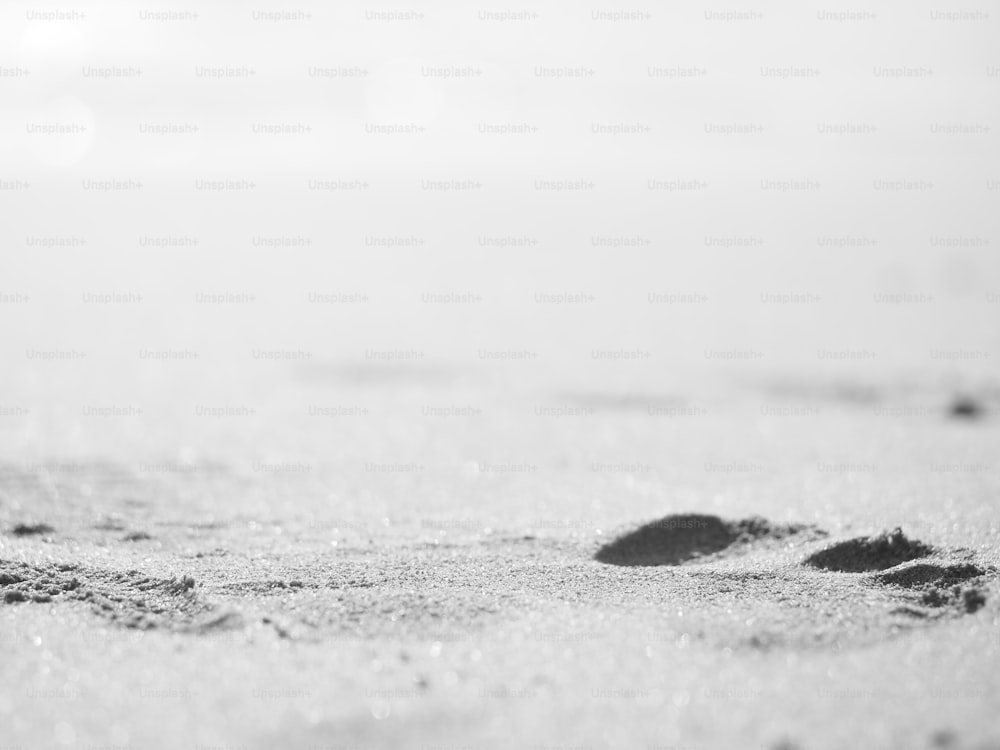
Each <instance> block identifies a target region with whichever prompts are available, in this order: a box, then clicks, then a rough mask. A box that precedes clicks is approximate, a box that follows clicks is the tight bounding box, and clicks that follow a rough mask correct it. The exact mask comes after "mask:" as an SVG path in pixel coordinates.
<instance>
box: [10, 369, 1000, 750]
mask: <svg viewBox="0 0 1000 750" xmlns="http://www.w3.org/2000/svg"><path fill="white" fill-rule="evenodd" d="M425 374H427V375H428V377H426V378H422V377H420V375H421V370H420V369H419V368H417V367H414V368H413V369H410V370H408V371H406V373H405V376H400V375H399V371H398V370H397V369H394V368H391V367H385V368H375V369H374V370H372V371H371V372H365V373H362V375H363V377H358V372H357V371H355V370H353V369H351V368H342V367H340V368H337V367H334V368H328V369H326V370H323V371H322V372H320V373H317V372H314V371H311V370H302V369H301V368H300V369H297V370H294V375H293V376H291V377H289V378H288V379H287V380H284V381H282V382H283V387H282V388H281V389H280V390H275V391H273V393H272V395H271V397H270V399H271V400H270V401H268V400H267V399H265V398H263V397H260V394H258V396H259V398H258V399H257V400H256V401H255V402H253V403H256V404H258V408H259V409H260V410H261V414H263V415H268V416H269V418H268V419H266V420H264V419H262V418H261V414H258V415H256V416H247V415H244V416H240V415H232V414H230V415H228V416H227V417H225V418H222V417H220V418H218V419H204V418H201V419H198V421H195V420H196V419H197V418H196V417H194V416H191V417H181V416H179V417H177V419H176V420H175V422H174V423H173V424H172V425H171V427H170V429H169V430H166V429H165V430H164V435H165V436H169V435H173V436H177V435H181V436H185V437H187V436H196V439H197V440H199V441H201V442H200V444H199V445H197V446H191V447H189V448H187V449H184V450H181V451H180V452H177V451H174V452H168V451H166V450H165V448H164V445H166V444H168V443H169V441H168V440H167V439H166V438H164V440H163V441H162V442H160V443H158V442H157V440H156V439H154V438H152V437H151V438H150V439H149V440H146V441H141V442H133V443H132V444H131V445H130V444H129V442H130V441H129V436H128V431H127V430H123V431H120V432H114V431H106V432H105V439H104V440H96V439H95V440H94V441H93V443H92V444H90V445H89V446H87V447H86V448H85V449H80V448H79V447H76V448H75V449H74V450H72V451H70V450H69V448H68V447H67V448H66V449H65V450H63V451H62V453H60V447H59V446H56V447H55V448H54V449H53V450H52V452H50V453H49V454H48V455H45V456H42V455H40V454H37V453H32V452H31V451H29V447H30V446H31V445H32V441H29V440H25V441H21V443H20V444H19V448H18V449H15V450H14V451H13V452H12V454H11V455H10V456H9V457H8V460H7V463H5V465H4V466H3V469H2V478H0V528H2V530H3V533H2V535H0V584H2V586H0V588H3V594H2V598H0V649H2V653H3V658H2V668H0V670H2V675H3V680H2V686H0V723H2V725H3V727H4V731H3V740H2V742H0V746H2V747H3V748H5V749H9V748H36V747H78V748H87V747H89V748H97V747H114V748H128V747H136V748H139V747H142V748H157V747H164V748H166V747H171V748H178V747H188V748H205V749H207V748H230V749H232V748H270V747H289V748H316V749H317V750H318V749H319V748H349V747H415V748H428V749H429V748H452V749H457V748H466V747H468V748H493V747H534V748H563V749H566V750H568V749H569V748H581V749H582V748H635V747H648V748H736V747H739V748H757V747H759V748H768V749H769V750H779V749H785V750H788V749H791V748H797V749H803V750H804V749H806V748H810V749H811V748H844V747H855V748H909V749H912V748H996V747H1000V730H998V728H997V722H996V715H995V714H996V705H997V701H998V699H1000V676H998V674H1000V670H998V669H997V667H998V664H1000V660H998V655H1000V636H998V633H1000V630H998V619H1000V597H998V594H1000V586H998V584H997V576H998V573H997V570H996V567H995V566H997V565H998V564H1000V533H998V526H997V521H996V513H995V502H996V497H997V490H998V480H997V472H996V466H995V461H996V456H997V455H998V452H997V448H998V445H1000V439H998V438H1000V429H998V423H997V421H996V420H995V418H993V417H991V416H990V413H989V410H990V409H994V408H995V400H996V396H995V393H991V392H989V391H983V392H981V393H980V394H979V397H980V401H981V403H982V404H983V405H984V406H986V407H987V413H986V414H985V415H984V416H982V417H980V418H968V417H960V416H959V417H956V416H953V415H950V414H949V409H948V407H949V404H950V403H951V398H952V396H953V393H952V392H951V391H948V390H946V389H939V388H935V387H926V388H914V387H903V386H900V385H898V384H896V385H894V386H888V385H886V384H884V383H883V384H878V385H872V384H870V383H869V384H864V387H862V386H861V385H859V384H858V383H854V384H853V385H851V386H850V387H845V386H844V385H843V384H842V383H840V384H838V383H832V382H828V381H812V382H806V383H805V384H800V385H799V386H797V387H790V386H789V385H788V384H787V383H778V384H775V383H770V384H767V385H766V386H762V385H760V384H756V385H753V386H748V385H744V386H742V387H732V388H729V389H728V390H725V391H722V390H718V389H716V390H713V389H711V388H707V387H706V388H702V389H701V390H700V391H699V390H698V389H693V390H692V389H687V390H685V391H684V393H685V395H684V397H679V396H678V394H677V393H675V392H673V391H670V390H665V389H663V390H660V391H657V390H650V391H648V392H640V393H635V392H633V393H631V394H630V395H628V397H623V396H622V395H621V393H620V392H617V391H606V392H601V391H587V390H577V391H565V390H553V389H543V388H536V389H531V388H523V387H522V388H515V387H510V386H507V385H504V382H503V381H502V380H497V381H491V380H489V379H482V378H479V379H477V378H466V377H464V376H461V375H459V376H456V378H455V379H453V380H450V381H448V380H447V379H446V378H442V376H441V373H429V374H428V373H425ZM376 375H377V376H378V377H376ZM443 380H444V381H447V382H444V384H442V381H443ZM435 383H437V384H435ZM692 394H694V395H692ZM723 394H724V395H723ZM234 403H235V402H234ZM275 404H280V405H281V407H282V411H281V415H280V416H276V412H275V411H274V410H273V409H272V408H271V407H273V406H274V405H275ZM322 404H325V405H327V406H328V407H330V408H337V409H340V410H341V411H338V412H336V415H335V416H331V414H332V413H327V415H326V417H325V418H324V417H321V416H318V415H317V414H316V413H315V411H314V413H313V414H312V415H311V416H310V412H309V410H310V408H313V409H314V410H315V409H316V408H318V405H322ZM348 408H353V409H357V411H354V412H348V411H344V410H345V409H348ZM362 410H363V411H362ZM435 410H437V411H435ZM192 439H195V438H192ZM35 442H36V443H37V441H35ZM174 444H175V445H176V442H175V443H174ZM278 445H281V446H284V449H283V450H282V451H272V450H271V449H270V447H271V446H278ZM18 450H19V451H20V453H19V452H18ZM123 455H129V456H132V457H133V460H130V461H128V462H124V461H122V460H121V456H123ZM897 527H899V528H901V530H902V531H901V532H899V533H895V534H893V530H894V529H896V528H897ZM877 534H884V535H883V536H881V537H873V536H872V535H877ZM852 540H853V541H852Z"/></svg>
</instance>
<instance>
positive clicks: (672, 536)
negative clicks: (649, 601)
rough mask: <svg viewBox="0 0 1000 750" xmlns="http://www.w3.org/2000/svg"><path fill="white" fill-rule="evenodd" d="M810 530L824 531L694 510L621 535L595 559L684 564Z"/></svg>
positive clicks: (800, 525) (642, 563) (619, 562)
mask: <svg viewBox="0 0 1000 750" xmlns="http://www.w3.org/2000/svg"><path fill="white" fill-rule="evenodd" d="M806 532H808V533H810V534H812V535H813V536H818V535H824V532H822V531H820V530H819V529H816V528H815V527H812V526H808V525H805V524H775V523H772V522H771V521H768V520H767V519H765V518H760V517H756V516H755V517H752V518H746V519H742V520H739V521H724V520H723V519H721V518H719V517H718V516H709V515H699V514H693V513H692V514H683V515H672V516H667V517H666V518H661V519H660V520H658V521H653V522H652V523H648V524H646V525H645V526H642V527H640V528H638V529H636V530H635V531H632V532H629V533H628V534H625V535H624V536H620V537H618V538H617V539H615V540H614V541H612V542H610V543H608V544H606V545H605V546H603V547H602V548H601V549H600V550H598V552H597V554H596V555H595V556H594V559H596V560H597V561H598V562H603V563H608V564H609V565H680V564H681V563H684V562H688V561H690V560H695V559H698V558H701V557H705V556H706V555H712V554H716V553H718V552H722V551H723V550H726V549H729V548H730V547H734V546H738V545H744V544H749V543H750V542H754V541H757V540H762V539H783V538H785V537H788V536H792V535H794V534H802V533H806Z"/></svg>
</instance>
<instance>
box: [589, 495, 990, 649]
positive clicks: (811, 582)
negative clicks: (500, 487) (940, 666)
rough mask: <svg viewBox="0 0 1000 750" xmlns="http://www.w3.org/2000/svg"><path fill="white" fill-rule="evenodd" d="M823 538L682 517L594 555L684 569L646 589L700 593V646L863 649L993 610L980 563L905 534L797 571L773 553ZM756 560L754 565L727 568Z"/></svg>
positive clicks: (819, 553) (825, 556) (847, 544)
mask: <svg viewBox="0 0 1000 750" xmlns="http://www.w3.org/2000/svg"><path fill="white" fill-rule="evenodd" d="M824 536H826V532H825V531H823V530H822V529H819V528H816V527H815V526H810V525H805V524H776V523H772V522H770V521H768V520H766V519H763V518H759V517H753V518H748V519H743V520H739V521H727V520H724V519H721V518H718V517H717V516H710V515H697V514H689V515H674V516H667V517H666V518H663V519H661V520H659V521H654V522H652V523H649V524H646V525H645V526H641V527H639V528H638V529H636V530H634V531H631V532H629V533H626V534H624V535H622V536H620V537H618V538H617V539H615V540H613V541H612V542H610V543H608V544H606V545H604V546H603V547H601V548H600V549H599V550H598V551H597V553H596V554H595V555H594V558H595V559H596V560H597V561H598V562H603V563H607V564H609V565H615V566H682V565H683V566H684V570H683V572H680V571H678V572H677V573H676V574H672V573H666V574H665V575H660V576H657V577H656V578H653V579H650V578H648V577H645V578H643V579H642V580H643V581H644V583H645V584H647V585H648V584H649V583H652V584H653V585H654V586H656V587H657V588H658V589H659V590H660V591H662V595H663V597H664V600H670V601H673V602H676V603H677V605H678V606H679V607H680V606H682V605H683V604H684V603H685V601H686V600H688V597H689V595H688V593H687V592H688V590H690V591H692V592H696V593H695V594H693V595H692V596H694V599H693V601H696V602H697V604H695V605H694V609H693V611H692V615H693V616H695V617H698V618H699V619H698V620H697V623H698V624H697V626H696V627H697V628H698V631H696V632H698V633H699V637H703V638H704V639H705V640H707V641H709V642H717V643H718V644H719V645H722V646H734V645H736V646H749V647H751V648H755V649H759V648H775V647H782V646H786V647H788V646H812V647H815V646H820V645H824V644H830V643H836V644H838V645H840V644H846V643H851V642H854V643H865V642H868V641H870V640H871V639H873V638H876V639H884V638H886V637H891V636H894V635H899V634H900V633H903V632H906V630H907V629H908V628H911V627H914V626H916V625H917V623H918V621H923V622H926V623H927V624H930V623H932V622H934V621H936V620H940V619H941V618H943V617H955V616H962V615H966V614H972V613H974V612H976V611H978V610H979V609H981V608H982V607H983V606H984V605H985V604H986V601H987V592H988V587H989V581H990V579H991V578H993V577H995V575H996V572H997V571H996V570H995V569H994V568H992V567H988V566H980V565H978V564H975V563H974V562H973V561H972V560H971V554H970V553H968V552H965V551H963V552H962V553H959V552H958V551H956V550H946V549H940V548H937V547H934V546H932V545H930V544H926V543H924V542H922V541H920V540H916V539H910V538H908V537H907V536H906V535H905V534H904V533H903V531H902V530H901V529H898V528H897V529H894V530H893V531H891V532H883V533H881V534H876V535H873V536H868V537H857V538H854V539H846V540H843V541H837V542H836V543H833V544H828V545H826V546H824V547H822V548H821V549H818V550H816V551H814V552H811V553H810V554H808V556H806V557H805V559H803V560H800V562H799V563H794V562H791V561H789V560H788V558H787V551H784V550H785V547H786V545H780V547H781V548H782V550H783V551H784V554H781V555H779V554H775V553H776V552H777V551H778V550H777V549H776V547H777V545H773V544H771V545H769V544H768V542H769V541H773V540H782V539H789V538H793V539H794V541H795V542H796V543H797V544H810V543H813V542H815V541H816V540H817V539H819V538H821V537H824ZM750 552H753V553H754V554H755V561H754V563H753V564H749V565H746V566H744V567H737V568H735V569H734V568H733V567H732V566H731V565H727V566H725V567H722V568H720V566H719V565H718V563H720V562H725V561H726V560H727V559H729V558H732V557H735V556H738V555H739V556H742V555H747V554H749V553H750ZM692 562H697V563H699V564H698V565H692V564H691V563H692ZM810 569H811V570H812V571H813V572H811V573H810V572H808V571H809V570H810ZM676 576H682V578H677V577H676ZM623 580H627V579H623ZM700 612H704V613H705V615H704V616H703V617H701V616H700V615H699V613H700ZM898 615H908V616H910V619H908V620H903V621H901V620H900V619H899V617H898ZM831 623H836V624H835V625H831ZM901 626H902V627H901Z"/></svg>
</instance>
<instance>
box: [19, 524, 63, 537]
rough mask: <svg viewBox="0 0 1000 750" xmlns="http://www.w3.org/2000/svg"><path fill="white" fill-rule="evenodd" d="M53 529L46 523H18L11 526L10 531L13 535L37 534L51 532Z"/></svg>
mask: <svg viewBox="0 0 1000 750" xmlns="http://www.w3.org/2000/svg"><path fill="white" fill-rule="evenodd" d="M54 532H55V529H54V528H52V527H51V526H49V525H48V524H47V523H19V524H16V525H15V526H13V527H12V528H11V530H10V533H11V534H13V535H14V536H38V535H39V534H52V533H54Z"/></svg>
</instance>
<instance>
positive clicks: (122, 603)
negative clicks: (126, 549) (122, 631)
mask: <svg viewBox="0 0 1000 750" xmlns="http://www.w3.org/2000/svg"><path fill="white" fill-rule="evenodd" d="M195 586H196V584H195V581H194V579H193V578H191V577H189V576H183V577H181V578H154V577H151V576H144V575H143V574H142V573H140V572H139V571H138V570H130V571H110V570H101V569H96V568H86V567H84V566H81V565H72V564H58V563H48V564H43V565H31V564H29V563H23V562H15V561H12V560H0V602H2V603H5V604H19V603H22V602H38V603H47V602H62V601H78V602H83V603H87V604H89V605H90V608H91V610H92V611H93V613H94V614H96V615H99V616H101V617H104V618H105V619H107V620H110V621H112V622H114V623H116V624H118V625H122V626H124V627H127V628H136V629H140V630H148V629H150V628H167V629H175V630H181V629H185V628H188V627H189V626H191V625H192V624H193V623H196V622H197V621H198V620H199V618H201V617H203V616H205V615H206V614H209V613H211V612H212V611H213V610H214V606H213V605H211V604H208V603H207V602H205V601H204V600H203V599H202V598H201V597H200V596H199V594H198V593H197V592H196V591H195Z"/></svg>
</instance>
